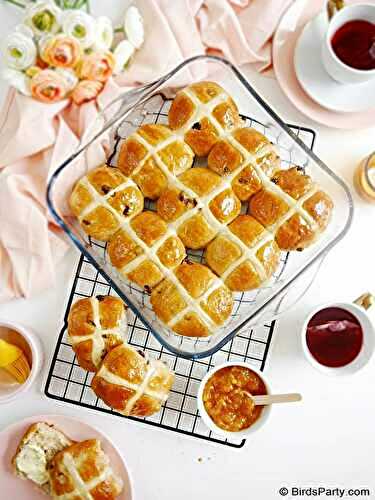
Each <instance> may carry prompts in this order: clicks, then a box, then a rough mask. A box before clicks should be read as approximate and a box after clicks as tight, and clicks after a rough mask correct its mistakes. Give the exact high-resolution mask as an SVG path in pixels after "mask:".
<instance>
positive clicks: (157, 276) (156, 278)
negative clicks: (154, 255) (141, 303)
mask: <svg viewBox="0 0 375 500" xmlns="http://www.w3.org/2000/svg"><path fill="white" fill-rule="evenodd" d="M127 277H128V279H130V281H133V283H136V284H137V285H139V286H140V287H142V288H144V289H145V290H151V288H153V287H154V286H156V285H157V284H158V283H160V282H161V280H162V279H163V278H164V275H163V272H162V271H161V270H160V269H159V267H158V266H157V265H156V264H155V263H154V262H152V260H149V259H145V260H143V261H142V262H141V263H140V264H139V265H138V266H137V267H136V268H135V269H133V271H130V272H129V273H128V274H127Z"/></svg>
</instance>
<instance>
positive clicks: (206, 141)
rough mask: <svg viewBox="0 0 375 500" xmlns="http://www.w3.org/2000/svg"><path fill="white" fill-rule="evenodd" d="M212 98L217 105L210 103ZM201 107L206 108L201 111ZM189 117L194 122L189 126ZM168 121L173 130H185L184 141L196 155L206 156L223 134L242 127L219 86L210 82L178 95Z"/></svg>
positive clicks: (230, 102) (192, 86) (233, 108)
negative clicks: (194, 117)
mask: <svg viewBox="0 0 375 500" xmlns="http://www.w3.org/2000/svg"><path fill="white" fill-rule="evenodd" d="M220 97H221V99H220ZM214 99H216V100H217V102H216V101H214V102H213V103H211V101H212V100H214ZM195 101H196V102H195ZM215 104H216V105H215ZM204 105H208V106H209V107H210V109H209V110H207V109H205V108H204V107H203V106H204ZM193 116H197V119H196V121H195V122H194V123H191V121H192V119H193ZM168 122H169V126H170V127H171V128H172V129H173V130H176V131H179V130H181V129H185V130H186V128H188V130H186V131H185V136H184V137H185V141H186V142H187V143H188V144H189V145H190V146H191V148H192V149H193V151H194V153H195V154H197V155H198V156H206V155H208V153H209V152H210V150H211V148H212V147H213V146H214V144H216V142H217V141H218V140H219V139H220V135H221V134H222V133H223V131H224V132H228V131H230V130H234V129H235V128H236V127H239V126H241V125H242V120H241V119H240V116H239V113H238V109H237V106H236V104H235V103H234V101H233V100H232V99H231V97H230V96H229V95H228V94H227V93H226V92H225V91H224V89H222V88H221V87H220V85H218V84H216V83H213V82H198V83H194V84H192V85H190V86H189V87H187V88H186V89H183V90H182V91H181V92H179V93H178V94H177V96H176V97H175V99H174V101H173V102H172V105H171V108H170V110H169V113H168ZM215 123H216V125H215ZM219 126H220V129H221V130H219V129H218V127H219Z"/></svg>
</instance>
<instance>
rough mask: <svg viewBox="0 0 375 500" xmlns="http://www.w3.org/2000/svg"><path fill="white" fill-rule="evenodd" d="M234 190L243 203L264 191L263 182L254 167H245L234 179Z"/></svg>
mask: <svg viewBox="0 0 375 500" xmlns="http://www.w3.org/2000/svg"><path fill="white" fill-rule="evenodd" d="M232 189H233V191H234V192H235V194H236V195H237V197H238V198H239V199H240V200H241V201H248V200H249V198H250V197H251V196H252V195H253V194H255V193H257V192H258V191H259V190H260V189H262V181H261V179H260V177H259V175H258V173H257V171H256V170H255V168H254V167H253V166H252V165H248V166H247V167H244V168H243V169H242V170H241V172H240V173H239V174H238V175H237V176H236V177H235V178H234V179H233V181H232Z"/></svg>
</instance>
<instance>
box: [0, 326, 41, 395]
mask: <svg viewBox="0 0 375 500" xmlns="http://www.w3.org/2000/svg"><path fill="white" fill-rule="evenodd" d="M0 339H4V340H7V341H9V342H11V343H14V344H16V345H18V347H20V348H21V349H22V350H23V351H24V353H25V355H26V357H27V358H28V361H29V363H30V365H31V371H30V375H29V377H28V379H27V380H26V382H25V383H24V384H17V383H11V380H10V378H7V376H6V373H2V375H3V376H4V377H3V379H2V380H0V404H4V403H9V402H10V401H13V400H15V399H17V398H20V397H21V396H22V394H24V393H25V392H26V391H27V390H28V389H29V388H30V387H31V385H32V384H33V382H34V381H35V379H36V377H37V375H38V373H39V371H40V368H41V366H42V362H43V349H42V345H41V343H40V341H39V339H38V337H37V336H36V335H35V333H33V332H32V331H31V330H30V329H29V328H25V327H24V326H22V325H20V324H18V323H10V322H7V321H2V320H1V319H0Z"/></svg>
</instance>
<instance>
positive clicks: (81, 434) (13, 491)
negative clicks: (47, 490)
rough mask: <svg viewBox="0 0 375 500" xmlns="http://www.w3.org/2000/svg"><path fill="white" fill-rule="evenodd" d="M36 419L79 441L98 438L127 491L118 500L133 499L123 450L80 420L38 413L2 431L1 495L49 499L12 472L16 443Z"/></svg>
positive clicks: (29, 498) (0, 457)
mask: <svg viewBox="0 0 375 500" xmlns="http://www.w3.org/2000/svg"><path fill="white" fill-rule="evenodd" d="M35 422H46V423H48V424H53V425H55V426H56V427H57V428H58V429H60V430H61V431H62V432H64V433H66V435H67V436H68V437H70V438H71V439H73V440H76V441H82V440H84V439H92V438H93V439H99V440H100V441H101V443H102V447H103V450H104V451H105V452H106V453H107V455H108V456H109V458H110V460H111V464H112V466H113V470H114V471H115V472H117V474H118V475H119V476H120V477H121V478H122V480H123V482H124V491H123V492H122V494H121V495H120V496H119V497H117V498H118V500H132V499H133V498H134V496H133V494H132V491H133V490H132V486H131V480H130V475H129V471H128V469H127V467H126V465H125V462H124V459H123V458H122V456H121V454H120V452H119V451H118V450H117V448H116V447H115V446H114V445H113V443H111V441H110V440H109V439H108V438H106V437H105V436H104V435H103V434H102V433H101V432H100V431H98V430H97V429H95V428H94V427H91V425H88V424H86V423H85V422H82V421H80V420H77V419H75V418H72V417H65V416H63V415H37V416H34V417H29V418H26V419H25V420H22V421H20V422H17V423H15V424H13V425H10V426H9V427H7V428H6V429H4V430H3V431H1V432H0V443H1V446H0V486H1V495H0V497H1V498H14V499H17V500H21V499H23V500H26V499H27V500H46V498H47V497H46V496H45V495H44V494H43V493H41V492H39V490H38V488H37V487H36V486H34V485H33V484H32V483H31V482H30V481H23V480H22V479H19V478H17V477H16V476H15V475H14V474H13V473H12V468H11V460H12V457H13V455H14V453H15V451H16V449H17V445H18V443H19V441H20V439H21V438H22V436H23V435H24V433H25V432H26V430H27V428H28V427H29V426H30V425H31V424H33V423H35Z"/></svg>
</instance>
